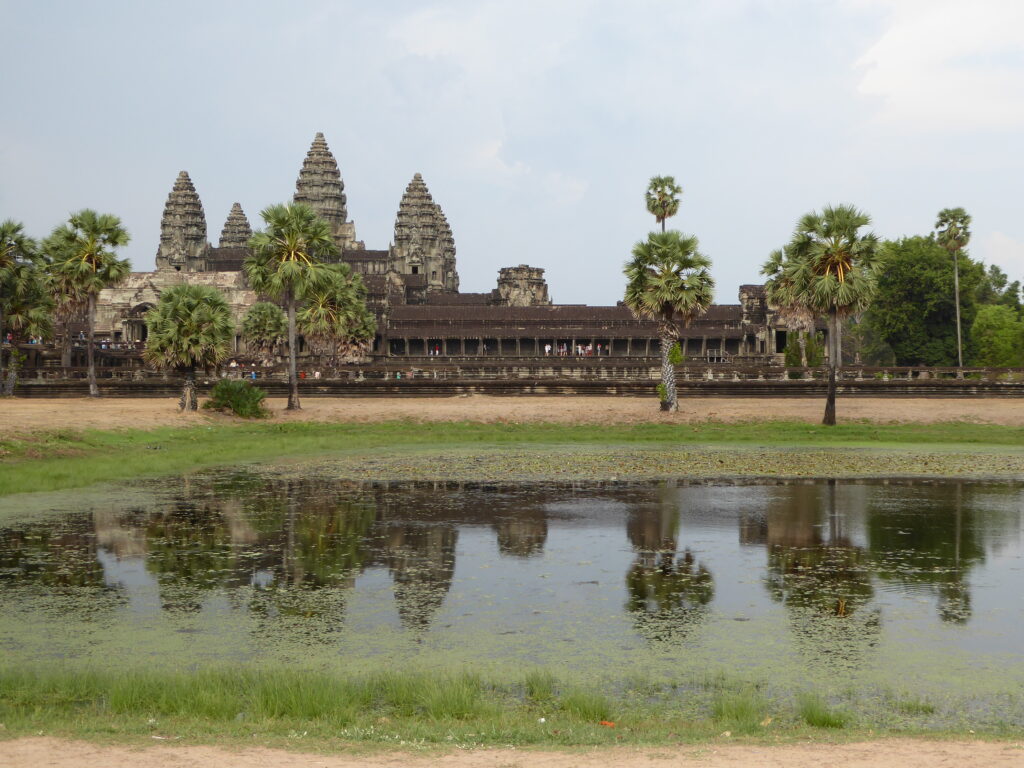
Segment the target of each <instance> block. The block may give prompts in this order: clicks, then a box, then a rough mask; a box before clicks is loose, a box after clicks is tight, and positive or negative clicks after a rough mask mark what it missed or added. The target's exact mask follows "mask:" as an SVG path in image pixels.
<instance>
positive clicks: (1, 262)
mask: <svg viewBox="0 0 1024 768" xmlns="http://www.w3.org/2000/svg"><path fill="white" fill-rule="evenodd" d="M35 251H36V243H35V241H34V240H33V239H32V238H31V237H29V236H28V235H26V234H25V229H24V226H23V225H22V224H21V222H18V221H14V220H13V219H6V220H5V221H3V222H0V382H2V381H3V379H4V355H3V347H2V344H3V342H4V341H6V340H7V335H6V334H7V331H6V330H5V328H6V325H5V323H4V294H5V292H6V291H7V290H8V288H7V285H6V284H7V282H8V281H9V280H11V279H13V277H14V271H15V270H16V269H17V267H18V266H19V265H20V264H24V263H25V262H28V261H31V260H32V259H33V257H34V255H35ZM12 336H13V334H12ZM11 355H12V359H13V355H14V347H13V345H12V347H11Z"/></svg>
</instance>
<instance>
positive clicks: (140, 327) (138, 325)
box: [123, 302, 153, 344]
mask: <svg viewBox="0 0 1024 768" xmlns="http://www.w3.org/2000/svg"><path fill="white" fill-rule="evenodd" d="M152 308H153V305H152V304H150V303H149V302H145V303H143V304H139V305H138V306H136V307H134V308H133V309H132V311H131V312H129V313H128V314H127V316H126V317H125V319H124V320H123V325H124V340H125V341H128V342H132V343H134V344H144V343H145V342H146V339H147V338H149V328H147V327H146V313H147V312H149V310H151V309H152Z"/></svg>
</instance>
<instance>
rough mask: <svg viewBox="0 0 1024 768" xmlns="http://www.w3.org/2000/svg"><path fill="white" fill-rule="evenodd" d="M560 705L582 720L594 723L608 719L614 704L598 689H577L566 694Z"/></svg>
mask: <svg viewBox="0 0 1024 768" xmlns="http://www.w3.org/2000/svg"><path fill="white" fill-rule="evenodd" d="M558 706H559V708H560V709H562V710H563V711H565V712H568V713H569V714H571V715H574V716H575V717H578V718H579V719H580V720H585V721H589V722H592V723H596V722H600V721H601V720H608V719H610V718H611V715H612V704H611V702H610V701H609V700H608V698H607V697H605V696H603V695H601V694H600V693H597V692H596V691H587V690H582V689H576V690H572V691H569V692H568V693H566V694H564V695H563V696H562V697H561V698H560V699H559V701H558Z"/></svg>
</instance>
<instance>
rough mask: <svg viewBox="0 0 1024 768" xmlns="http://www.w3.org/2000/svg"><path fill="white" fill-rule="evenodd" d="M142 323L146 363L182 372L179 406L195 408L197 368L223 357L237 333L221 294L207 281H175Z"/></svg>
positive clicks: (220, 359)
mask: <svg viewBox="0 0 1024 768" xmlns="http://www.w3.org/2000/svg"><path fill="white" fill-rule="evenodd" d="M146 327H147V329H148V331H149V332H148V334H147V336H146V349H145V350H144V351H143V357H144V358H145V360H146V362H148V363H151V364H153V365H156V366H158V367H160V368H168V369H171V370H174V371H178V372H179V373H183V374H184V375H185V384H184V386H183V387H182V392H181V401H180V408H181V409H182V410H183V411H186V410H187V411H194V410H196V408H197V406H198V400H197V398H196V380H195V376H196V368H206V369H209V368H212V367H214V366H216V365H217V364H219V363H220V362H221V361H223V360H224V358H225V357H227V355H228V353H229V352H230V350H231V342H232V340H233V339H234V335H235V323H234V320H233V319H232V317H231V308H230V307H229V306H228V303H227V301H225V300H224V296H223V295H222V294H221V292H220V291H218V290H217V289H216V288H214V287H212V286H209V285H188V284H187V283H183V284H181V285H175V286H174V287H172V288H170V289H168V290H167V291H164V293H163V294H161V296H160V301H158V302H157V305H156V306H155V307H153V309H151V310H150V311H149V312H147V313H146Z"/></svg>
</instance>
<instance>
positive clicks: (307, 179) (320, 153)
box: [294, 133, 348, 229]
mask: <svg viewBox="0 0 1024 768" xmlns="http://www.w3.org/2000/svg"><path fill="white" fill-rule="evenodd" d="M294 200H295V202H296V203H305V204H306V205H308V206H309V207H311V208H312V209H313V210H314V211H316V212H317V215H318V216H320V218H322V219H324V221H326V222H327V223H328V224H330V225H331V227H332V229H337V228H338V227H340V226H341V225H343V224H344V223H345V221H346V220H347V219H348V210H347V209H346V207H345V203H346V200H345V182H343V181H342V179H341V171H339V170H338V163H337V161H335V159H334V155H332V154H331V150H330V149H329V148H328V146H327V141H326V140H325V139H324V135H323V134H322V133H317V135H316V136H315V137H313V143H312V144H311V145H310V147H309V151H308V152H307V153H306V159H305V160H303V161H302V169H301V170H300V171H299V178H298V180H297V181H296V182H295V198H294Z"/></svg>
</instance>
